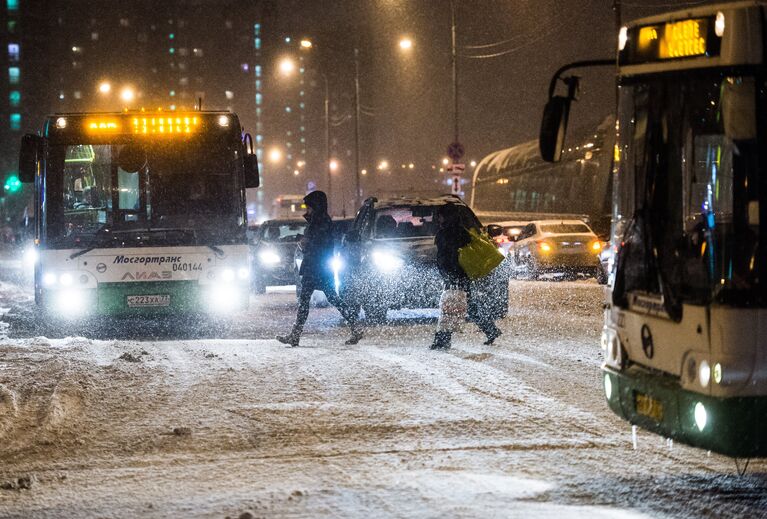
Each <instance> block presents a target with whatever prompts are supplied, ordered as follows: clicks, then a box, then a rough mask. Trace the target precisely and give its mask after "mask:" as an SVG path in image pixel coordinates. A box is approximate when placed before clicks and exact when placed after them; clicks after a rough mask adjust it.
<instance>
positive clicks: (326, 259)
mask: <svg viewBox="0 0 767 519" xmlns="http://www.w3.org/2000/svg"><path fill="white" fill-rule="evenodd" d="M304 203H305V204H306V214H305V215H304V218H306V221H307V222H309V225H308V226H307V227H306V230H305V231H304V237H303V238H302V239H301V243H300V245H299V246H300V247H301V250H302V251H303V260H302V262H301V269H300V270H299V272H298V273H299V275H300V276H301V287H300V297H299V301H298V313H297V315H296V322H295V324H294V325H293V329H292V330H291V332H290V334H288V335H278V336H277V340H278V341H280V342H281V343H283V344H287V345H289V346H298V341H299V339H300V338H301V333H302V332H303V329H304V324H305V323H306V318H307V317H308V316H309V303H310V301H311V298H312V293H313V292H314V291H315V290H320V291H322V292H324V293H325V297H327V299H328V301H329V302H330V303H331V304H332V305H333V306H335V307H336V308H338V311H339V312H341V315H342V316H343V317H344V319H346V321H347V322H348V323H349V327H350V328H351V332H352V335H351V337H350V338H349V340H347V341H346V344H357V343H358V342H359V340H360V339H361V338H362V332H361V331H360V330H359V328H358V327H357V312H355V311H354V309H353V308H352V306H351V305H348V304H347V303H346V302H345V301H344V300H343V299H341V298H340V297H339V296H338V294H336V291H335V285H334V282H333V271H332V268H331V266H330V261H331V260H332V258H333V222H332V220H331V219H330V216H329V215H328V197H327V195H325V193H324V192H322V191H312V192H311V193H309V194H308V195H306V196H305V197H304Z"/></svg>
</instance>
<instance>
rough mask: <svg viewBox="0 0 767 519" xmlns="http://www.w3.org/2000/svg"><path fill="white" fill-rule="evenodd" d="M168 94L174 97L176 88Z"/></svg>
mask: <svg viewBox="0 0 767 519" xmlns="http://www.w3.org/2000/svg"><path fill="white" fill-rule="evenodd" d="M168 95H169V96H171V97H174V96H175V95H176V91H175V90H171V91H170V92H168Z"/></svg>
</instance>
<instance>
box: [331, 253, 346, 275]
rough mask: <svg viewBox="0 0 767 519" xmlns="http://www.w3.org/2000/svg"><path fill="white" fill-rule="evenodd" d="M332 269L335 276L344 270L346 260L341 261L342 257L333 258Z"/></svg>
mask: <svg viewBox="0 0 767 519" xmlns="http://www.w3.org/2000/svg"><path fill="white" fill-rule="evenodd" d="M330 268H331V269H332V270H333V273H334V274H338V273H339V272H341V271H342V270H343V269H344V260H342V259H341V256H333V258H332V259H331V260H330Z"/></svg>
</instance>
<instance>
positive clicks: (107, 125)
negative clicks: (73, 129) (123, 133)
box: [85, 118, 122, 133]
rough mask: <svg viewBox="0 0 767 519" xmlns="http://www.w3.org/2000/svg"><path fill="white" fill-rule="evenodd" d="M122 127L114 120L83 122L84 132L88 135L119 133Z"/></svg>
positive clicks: (95, 119) (89, 120) (98, 119)
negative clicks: (88, 133)
mask: <svg viewBox="0 0 767 519" xmlns="http://www.w3.org/2000/svg"><path fill="white" fill-rule="evenodd" d="M121 127H122V125H121V124H120V121H119V120H118V119H115V118H93V119H86V120H85V130H86V131H88V132H90V133H119V132H120V130H121Z"/></svg>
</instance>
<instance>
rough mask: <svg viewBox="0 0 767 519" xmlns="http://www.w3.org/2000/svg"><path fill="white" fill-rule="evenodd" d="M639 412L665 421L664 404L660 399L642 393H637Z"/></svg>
mask: <svg viewBox="0 0 767 519" xmlns="http://www.w3.org/2000/svg"><path fill="white" fill-rule="evenodd" d="M634 398H635V401H636V409H637V413H639V414H641V415H643V416H646V417H648V418H652V419H653V420H655V421H656V422H661V421H663V404H662V403H661V401H660V400H656V399H655V398H653V397H651V396H647V395H643V394H642V393H636V395H635V397H634Z"/></svg>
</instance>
